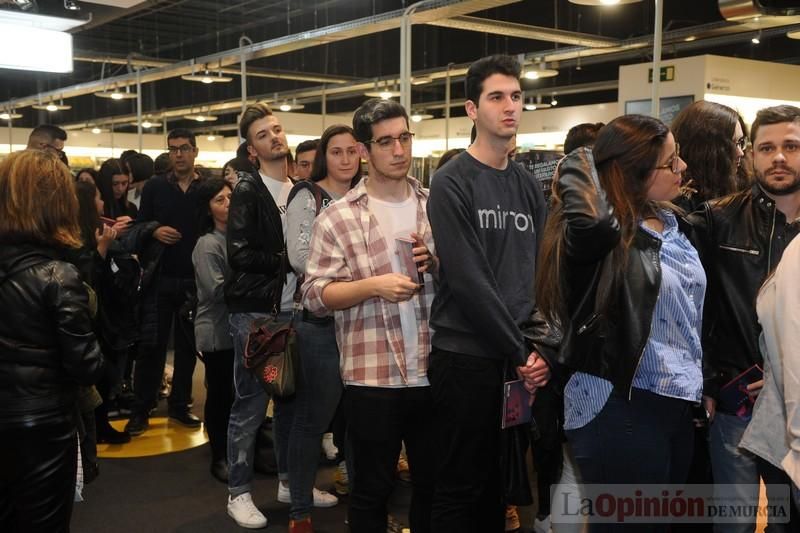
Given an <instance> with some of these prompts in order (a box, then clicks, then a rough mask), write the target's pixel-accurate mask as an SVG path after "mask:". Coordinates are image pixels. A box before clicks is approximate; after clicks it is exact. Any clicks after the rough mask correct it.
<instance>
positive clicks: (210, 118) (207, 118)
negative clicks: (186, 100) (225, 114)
mask: <svg viewBox="0 0 800 533" xmlns="http://www.w3.org/2000/svg"><path fill="white" fill-rule="evenodd" d="M183 118H185V119H186V120H194V121H196V122H214V121H215V120H217V117H215V116H214V115H208V114H206V115H204V114H202V113H198V114H196V115H185V116H184V117H183Z"/></svg>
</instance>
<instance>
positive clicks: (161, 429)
mask: <svg viewBox="0 0 800 533" xmlns="http://www.w3.org/2000/svg"><path fill="white" fill-rule="evenodd" d="M127 423H128V421H127V420H114V421H112V422H111V425H112V426H114V429H116V430H118V431H122V430H123V429H125V424H127ZM206 442H208V436H206V433H205V431H203V428H202V427H199V428H196V429H191V428H187V427H184V426H182V425H180V424H178V423H177V422H173V421H171V420H169V419H168V418H160V417H159V418H151V419H150V429H148V430H147V431H145V432H144V433H143V434H142V435H139V436H138V437H133V438H132V439H131V441H130V442H129V443H127V444H98V445H97V455H98V457H103V458H109V459H125V458H130V457H149V456H153V455H162V454H165V453H173V452H180V451H183V450H188V449H190V448H196V447H197V446H202V445H203V444H205V443H206Z"/></svg>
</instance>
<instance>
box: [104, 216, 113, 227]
mask: <svg viewBox="0 0 800 533" xmlns="http://www.w3.org/2000/svg"><path fill="white" fill-rule="evenodd" d="M100 222H102V223H103V224H105V225H106V226H109V227H110V226H113V225H114V224H116V223H117V221H116V220H114V219H113V218H108V217H100Z"/></svg>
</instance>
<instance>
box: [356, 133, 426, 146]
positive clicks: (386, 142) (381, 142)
mask: <svg viewBox="0 0 800 533" xmlns="http://www.w3.org/2000/svg"><path fill="white" fill-rule="evenodd" d="M413 138H414V134H413V133H411V132H410V131H407V132H405V133H401V134H400V135H398V136H397V137H390V136H388V135H387V136H386V137H381V138H380V139H375V140H374V141H366V142H365V143H364V144H375V145H377V146H378V148H380V149H381V150H387V151H388V150H391V149H392V148H394V143H395V141H400V145H401V146H402V147H403V148H407V147H408V146H409V145H410V144H411V139H413Z"/></svg>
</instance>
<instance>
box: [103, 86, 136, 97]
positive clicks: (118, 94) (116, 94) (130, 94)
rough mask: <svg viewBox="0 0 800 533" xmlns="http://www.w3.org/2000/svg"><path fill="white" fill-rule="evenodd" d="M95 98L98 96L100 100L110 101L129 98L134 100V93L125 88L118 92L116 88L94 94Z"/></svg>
mask: <svg viewBox="0 0 800 533" xmlns="http://www.w3.org/2000/svg"><path fill="white" fill-rule="evenodd" d="M94 95H95V96H99V97H100V98H110V99H111V100H129V99H131V98H136V93H135V92H131V88H130V87H125V91H124V92H123V91H120V90H119V89H117V88H116V87H115V88H114V89H113V90H111V91H109V90H105V91H98V92H96V93H94Z"/></svg>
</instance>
